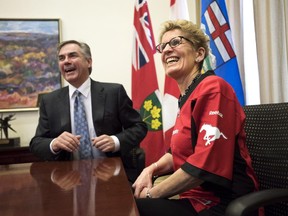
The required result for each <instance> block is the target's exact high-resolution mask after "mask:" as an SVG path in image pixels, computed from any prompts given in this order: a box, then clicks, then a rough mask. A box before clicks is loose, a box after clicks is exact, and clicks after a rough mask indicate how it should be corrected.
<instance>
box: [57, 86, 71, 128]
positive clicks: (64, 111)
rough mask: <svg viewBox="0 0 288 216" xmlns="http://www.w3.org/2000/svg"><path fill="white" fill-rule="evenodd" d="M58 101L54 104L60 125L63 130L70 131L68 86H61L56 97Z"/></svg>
mask: <svg viewBox="0 0 288 216" xmlns="http://www.w3.org/2000/svg"><path fill="white" fill-rule="evenodd" d="M57 99H58V101H57V102H56V104H55V107H57V110H56V112H58V113H59V118H60V123H61V125H60V127H61V128H63V129H64V130H65V131H69V132H71V131H72V130H71V119H70V99H69V89H68V87H65V88H63V89H62V90H61V91H60V93H59V95H58V97H57Z"/></svg>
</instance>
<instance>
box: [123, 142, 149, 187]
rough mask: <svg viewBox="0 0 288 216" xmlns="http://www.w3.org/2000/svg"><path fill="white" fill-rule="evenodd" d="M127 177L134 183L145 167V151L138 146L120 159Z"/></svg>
mask: <svg viewBox="0 0 288 216" xmlns="http://www.w3.org/2000/svg"><path fill="white" fill-rule="evenodd" d="M122 162H123V165H124V168H125V171H126V175H127V178H128V180H129V182H130V183H134V181H135V180H136V179H137V177H138V176H139V175H140V173H141V172H142V170H143V169H144V168H145V151H144V149H142V148H140V147H135V148H133V149H132V150H131V151H130V153H129V155H128V156H126V157H125V158H123V159H122Z"/></svg>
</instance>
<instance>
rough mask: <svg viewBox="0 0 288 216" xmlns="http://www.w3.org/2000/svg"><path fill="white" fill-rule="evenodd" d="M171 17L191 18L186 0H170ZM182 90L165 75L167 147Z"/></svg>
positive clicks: (165, 134) (165, 137)
mask: <svg viewBox="0 0 288 216" xmlns="http://www.w3.org/2000/svg"><path fill="white" fill-rule="evenodd" d="M170 8H171V13H170V19H171V20H176V19H186V20H189V12H188V7H187V1H186V0H171V2H170ZM179 96H180V91H179V88H178V85H177V83H176V81H175V80H174V79H172V78H171V77H169V76H167V75H166V76H165V83H164V96H163V101H162V108H163V131H164V141H165V148H166V149H168V148H169V147H170V140H171V136H172V131H173V127H174V124H175V121H176V116H177V112H178V98H179Z"/></svg>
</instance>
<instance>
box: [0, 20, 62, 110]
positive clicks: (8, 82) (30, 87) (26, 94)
mask: <svg viewBox="0 0 288 216" xmlns="http://www.w3.org/2000/svg"><path fill="white" fill-rule="evenodd" d="M60 30H61V28H60V19H0V112H15V111H33V110H38V104H39V101H38V100H39V98H40V97H39V96H42V95H43V94H46V93H49V92H52V91H54V90H56V89H59V88H61V86H62V83H61V82H62V80H61V73H60V71H59V69H58V57H57V46H58V44H59V42H60V39H61V34H60Z"/></svg>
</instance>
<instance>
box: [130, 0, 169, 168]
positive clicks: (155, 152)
mask: <svg viewBox="0 0 288 216" xmlns="http://www.w3.org/2000/svg"><path fill="white" fill-rule="evenodd" d="M155 53H156V49H155V41H154V36H153V31H152V24H151V19H150V15H149V11H148V5H147V2H146V0H136V1H135V9H134V38H133V52H132V101H133V106H134V108H135V109H136V110H138V111H139V112H140V114H141V117H142V119H143V121H144V122H145V123H146V124H147V126H148V133H147V136H146V137H145V138H144V140H143V141H142V142H141V144H140V146H141V147H142V148H143V149H144V150H145V154H146V166H148V165H150V164H151V163H153V162H155V161H157V160H158V159H159V158H160V157H161V156H162V155H164V153H165V148H164V140H163V124H162V107H161V103H160V100H159V97H160V93H159V87H158V81H157V74H156V68H155V63H154V54H155Z"/></svg>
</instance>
